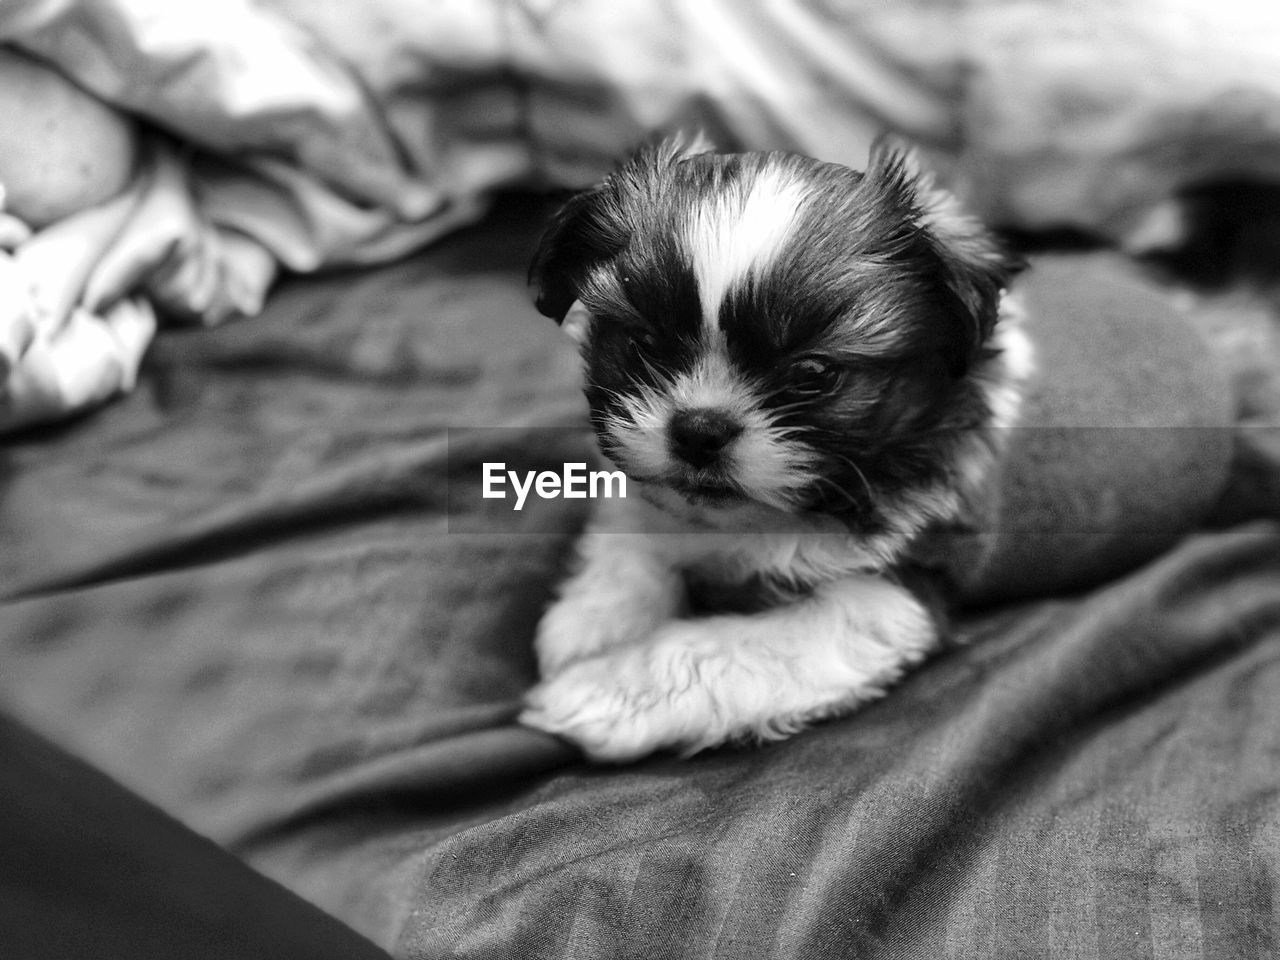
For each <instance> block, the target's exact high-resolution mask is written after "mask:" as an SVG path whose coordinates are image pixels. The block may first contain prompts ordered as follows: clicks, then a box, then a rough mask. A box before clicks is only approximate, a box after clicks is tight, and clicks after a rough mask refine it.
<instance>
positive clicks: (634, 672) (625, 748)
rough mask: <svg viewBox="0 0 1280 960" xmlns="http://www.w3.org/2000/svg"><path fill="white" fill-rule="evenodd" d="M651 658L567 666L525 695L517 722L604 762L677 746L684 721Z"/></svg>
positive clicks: (637, 651)
mask: <svg viewBox="0 0 1280 960" xmlns="http://www.w3.org/2000/svg"><path fill="white" fill-rule="evenodd" d="M651 653H652V651H650V650H648V649H646V648H644V647H637V648H632V649H627V650H621V651H614V652H612V653H608V654H604V655H601V656H597V657H592V658H590V659H587V660H580V661H578V662H576V663H572V664H570V665H569V666H567V667H565V668H564V670H562V671H561V672H560V673H558V674H556V675H555V676H553V677H552V678H551V679H549V680H546V681H545V682H543V683H541V684H539V685H538V686H536V687H534V688H533V690H532V691H530V692H529V694H528V696H527V697H526V698H525V710H524V712H523V713H522V714H521V715H520V722H521V723H523V724H525V725H526V726H530V727H534V728H536V729H538V730H543V731H546V732H547V733H551V734H555V735H556V736H560V737H563V738H564V739H566V740H569V741H571V742H572V743H574V744H576V745H577V746H578V747H580V748H581V749H582V751H583V753H585V754H586V755H587V756H588V757H589V758H590V759H592V760H597V761H604V762H610V763H626V762H628V761H631V760H636V759H638V758H640V757H643V756H645V755H646V754H649V753H653V752H654V751H655V750H661V749H663V748H665V747H678V746H681V745H682V744H683V740H684V737H685V736H687V733H688V730H687V724H686V720H687V718H685V717H683V716H682V715H681V710H680V707H679V705H678V704H677V702H676V700H677V697H676V696H674V695H673V694H674V693H675V692H676V691H675V690H674V689H673V688H672V686H671V683H670V679H669V678H664V677H662V676H660V675H659V674H660V671H659V670H657V669H656V668H655V664H653V663H652V662H651V657H650V656H649V654H651Z"/></svg>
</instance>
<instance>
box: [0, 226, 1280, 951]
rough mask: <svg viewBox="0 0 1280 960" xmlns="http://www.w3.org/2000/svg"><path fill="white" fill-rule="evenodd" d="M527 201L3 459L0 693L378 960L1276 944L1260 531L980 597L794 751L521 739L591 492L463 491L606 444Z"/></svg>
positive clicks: (198, 335)
mask: <svg viewBox="0 0 1280 960" xmlns="http://www.w3.org/2000/svg"><path fill="white" fill-rule="evenodd" d="M542 212H543V210H542V208H540V207H531V206H530V205H529V204H527V203H524V202H512V203H510V204H504V205H503V206H502V207H501V208H500V210H499V211H498V216H497V219H494V220H491V221H489V222H487V223H486V224H485V225H484V226H483V227H480V228H476V229H470V230H467V231H464V232H463V233H460V234H458V235H457V236H454V237H452V238H450V239H449V240H448V241H447V242H445V243H443V244H441V245H439V246H438V247H435V248H433V249H432V250H431V251H430V252H428V253H427V254H426V255H424V256H422V257H420V258H417V259H414V260H411V261H405V262H402V263H398V264H395V265H392V266H388V267H384V268H381V269H379V270H376V271H367V272H363V273H358V274H356V273H341V274H336V275H333V276H327V277H317V278H309V279H306V280H292V281H289V282H288V283H286V284H285V285H284V286H283V287H282V288H281V290H280V292H279V294H278V296H277V297H276V298H275V299H274V300H273V301H272V302H271V303H270V304H269V306H268V308H267V310H266V312H265V313H264V314H263V316H262V317H261V318H260V320H259V321H257V322H254V323H251V324H238V325H233V326H228V327H223V328H220V329H219V330H216V331H206V330H190V331H183V332H175V333H174V334H172V335H170V336H167V337H164V338H161V339H160V340H159V341H158V342H157V344H156V345H155V348H154V349H153V351H152V353H151V354H150V356H149V358H148V360H147V361H146V363H145V364H144V366H143V369H142V372H141V376H140V380H139V386H138V389H137V390H136V391H135V392H134V394H133V395H132V396H130V397H128V398H126V399H125V400H124V401H122V402H121V403H119V404H116V405H113V406H110V407H107V408H105V409H103V410H101V411H100V412H98V413H97V414H95V415H94V416H93V417H92V418H90V419H87V420H84V421H83V422H80V423H75V424H70V425H67V426H63V427H59V428H56V429H46V430H44V431H41V432H38V433H29V434H25V435H23V436H21V437H18V438H15V439H14V440H12V441H11V442H10V443H9V445H8V446H7V447H5V448H4V449H3V450H2V451H0V542H3V544H4V549H3V551H0V597H2V598H3V599H2V600H0V710H3V711H5V712H9V713H12V714H14V715H16V716H17V717H18V718H19V719H21V720H23V721H24V722H26V723H28V724H30V725H32V726H33V727H35V728H36V729H38V730H40V731H42V732H44V733H46V734H48V735H50V736H52V737H53V738H55V739H56V740H57V741H58V742H60V743H61V744H63V745H65V746H67V747H69V748H70V749H72V750H74V751H75V752H77V753H79V754H81V755H83V756H85V757H87V758H89V759H90V760H91V761H92V762H94V763H95V764H97V765H99V766H100V767H101V768H103V769H104V770H106V771H107V772H108V773H110V774H111V775H113V776H115V777H117V778H118V779H120V780H121V781H122V782H123V783H125V784H126V785H128V786H129V787H131V788H133V789H134V790H136V791H138V792H139V793H141V794H142V795H143V796H145V797H146V798H148V799H150V800H153V801H155V802H157V803H158V804H159V805H161V806H162V807H163V808H164V809H166V810H168V811H170V812H172V813H174V814H175V815H177V816H178V817H180V818H181V819H182V820H183V821H185V822H187V823H189V824H191V825H193V826H194V827H195V828H196V829H197V830H198V831H200V832H201V833H204V834H206V835H208V836H211V837H213V838H214V839H216V840H218V841H219V842H221V843H223V844H225V845H227V846H228V847H230V848H231V849H232V850H233V851H235V852H237V853H238V854H240V855H242V856H243V857H245V858H246V859H247V860H248V861H249V862H250V863H251V864H253V865H254V866H255V867H257V868H258V869H260V870H262V871H264V872H265V873H266V874H268V875H269V876H271V877H273V878H275V879H278V880H280V881H282V882H283V883H285V884H286V885H287V886H289V887H291V888H292V889H294V890H296V891H298V892H299V893H301V894H302V895H303V896H305V897H307V898H308V899H310V900H312V901H314V902H315V903H317V904H319V905H321V906H322V907H323V908H325V909H326V910H328V911H329V912H331V913H333V914H334V915H336V916H338V917H339V918H341V919H343V920H345V921H346V922H347V923H349V924H351V925H352V926H354V927H355V928H356V929H357V930H359V931H360V932H362V933H364V934H366V935H367V936H369V937H371V938H372V939H373V940H375V941H376V942H378V943H380V944H382V945H384V946H386V947H388V948H390V949H392V950H393V951H394V952H395V953H396V954H397V955H400V956H406V957H414V958H422V960H427V958H432V960H434V958H437V957H468V958H494V960H497V958H503V960H514V958H566V960H568V958H581V957H600V958H623V957H636V956H643V957H651V956H652V957H658V956H660V957H671V958H712V957H717V958H734V960H736V958H741V960H748V958H757V957H788V958H790V957H794V958H804V960H824V958H831V960H837V958H841V960H843V958H847V957H850V956H857V957H861V958H871V960H878V958H922V960H923V958H929V960H935V958H938V957H955V958H975V960H978V958H981V960H992V958H1008V960H1015V958H1017V960H1022V958H1026V957H1035V956H1053V957H1060V956H1088V957H1094V956H1097V957H1124V958H1126V960H1128V958H1133V957H1149V958H1153V960H1155V958H1160V960H1167V958H1178V960H1181V958H1192V957H1194V958H1200V957H1210V958H1222V960H1228V958H1229V960H1238V958H1240V957H1261V956H1267V955H1268V953H1269V952H1271V951H1274V950H1275V949H1276V947H1277V944H1276V941H1275V930H1276V925H1275V923H1274V919H1275V910H1276V897H1275V890H1276V887H1277V883H1278V882H1280V853H1278V852H1277V851H1280V845H1278V843H1280V805H1278V804H1277V799H1276V798H1277V797H1278V796H1280V768H1278V767H1277V764H1276V762H1275V746H1274V741H1275V734H1274V732H1275V730H1276V729H1280V525H1278V524H1277V520H1274V519H1273V520H1270V521H1268V520H1256V521H1253V522H1249V523H1243V524H1239V525H1233V526H1228V527H1224V528H1222V529H1217V530H1209V529H1206V530H1203V531H1200V532H1198V533H1195V534H1193V535H1192V536H1190V537H1189V538H1187V539H1184V540H1182V541H1180V542H1179V543H1176V544H1174V545H1172V546H1171V547H1170V548H1169V549H1168V550H1167V551H1166V552H1165V553H1163V554H1162V555H1161V556H1159V557H1156V558H1149V559H1147V560H1145V561H1144V562H1142V563H1141V564H1140V565H1138V566H1137V567H1136V568H1129V569H1126V571H1125V572H1123V573H1116V574H1115V575H1113V576H1111V577H1109V578H1108V579H1107V580H1106V582H1104V583H1102V584H1100V585H1096V586H1092V587H1089V588H1087V589H1079V590H1076V591H1074V592H1072V593H1069V594H1068V593H1064V594H1061V595H1058V596H1053V597H1048V598H1039V599H1028V600H1025V601H1021V602H1017V603H1005V604H1002V605H998V606H991V607H985V608H981V609H978V610H973V611H970V612H967V613H964V614H963V615H962V616H961V617H960V619H959V621H958V624H957V633H956V641H957V642H956V643H955V644H953V645H952V646H951V647H950V648H949V649H948V650H947V651H946V652H945V653H943V654H942V655H940V656H939V657H937V658H935V659H934V660H932V661H931V662H930V663H928V664H927V665H926V666H925V667H924V668H923V669H921V670H920V671H918V672H917V673H915V674H913V675H912V676H911V677H909V678H908V679H907V680H906V681H905V682H904V683H903V684H902V685H901V686H900V687H899V688H898V689H897V690H895V691H894V693H893V694H892V695H891V696H890V697H888V698H887V699H885V700H884V701H882V702H881V703H879V704H877V705H874V706H872V707H870V708H868V709H865V710H863V711H861V712H860V713H858V714H856V715H855V716H852V717H850V718H847V719H844V720H841V721H838V722H834V723H829V724H824V725H822V726H820V727H818V728H816V729H814V730H812V731H809V732H807V733H805V734H802V735H800V736H798V737H796V738H795V739H793V740H790V741H787V742H785V743H782V744H777V745H773V746H769V747H766V748H763V749H741V750H738V749H727V750H721V751H715V752H712V753H710V754H707V755H705V756H702V757H699V758H695V759H693V760H691V761H679V760H674V759H666V758H656V759H653V760H650V761H647V762H645V763H642V764H640V765H637V766H634V767H630V768H625V769H592V768H588V767H586V766H584V765H582V764H581V763H580V762H578V761H577V760H576V759H575V757H574V755H573V754H572V752H571V751H570V750H568V749H567V748H566V747H564V746H563V745H561V744H559V743H556V742H554V741H552V740H550V739H548V738H546V737H543V736H541V735H539V734H536V733H534V732H531V731H528V730H524V729H521V728H519V727H516V726H514V725H513V723H512V718H513V716H514V713H515V710H516V708H517V704H518V700H519V697H520V695H521V694H522V692H523V691H524V690H525V689H526V688H527V686H528V685H529V684H530V683H531V681H532V679H533V674H534V665H533V660H532V655H531V651H530V647H529V643H530V638H531V635H532V630H533V624H534V622H535V620H536V618H537V616H538V614H539V611H540V610H541V608H542V606H543V604H544V603H545V602H546V600H547V598H548V597H549V596H550V591H551V589H552V585H553V583H554V581H555V579H556V578H557V576H558V575H559V574H558V571H559V570H560V569H561V567H562V565H563V562H564V560H565V558H566V556H567V551H568V549H569V547H570V545H571V543H572V540H573V538H574V536H575V535H576V533H577V531H578V530H579V529H580V527H581V524H582V522H583V521H584V518H585V515H584V510H585V507H584V505H583V502H582V501H564V500H559V501H549V502H547V503H545V504H543V505H542V507H541V509H539V510H532V509H531V510H530V511H529V512H528V514H527V515H522V516H524V519H523V520H521V521H519V522H518V523H517V525H516V526H515V527H512V526H511V524H512V520H511V518H510V517H509V516H508V517H507V518H506V519H505V520H504V521H503V523H501V524H499V523H498V522H497V520H495V519H493V518H492V517H490V518H488V519H486V515H476V516H472V517H467V518H459V517H458V516H454V515H452V514H451V508H450V498H449V496H448V491H449V482H450V480H451V478H456V476H457V475H458V472H459V471H460V470H462V469H463V468H464V467H465V466H466V465H467V463H468V462H469V458H472V459H473V458H474V457H475V456H477V455H486V454H487V453H491V454H493V455H494V456H495V458H498V457H500V456H502V455H504V453H505V452H509V451H510V449H512V447H511V445H512V444H515V445H517V446H519V445H520V443H521V440H520V438H521V436H524V437H525V438H526V439H525V441H524V445H525V446H526V447H528V446H530V445H534V444H536V445H538V449H537V450H536V451H535V454H536V455H538V456H543V457H545V458H546V459H547V461H548V462H549V463H550V462H554V461H563V460H569V459H580V458H581V456H582V455H584V452H585V451H586V450H587V449H588V448H589V445H590V439H589V437H588V436H587V435H586V432H585V431H584V430H583V429H582V426H581V424H582V416H583V404H582V401H581V398H580V396H579V395H578V389H577V371H576V358H575V357H574V355H573V350H572V345H571V344H569V343H568V342H567V341H566V340H565V339H564V338H562V337H561V336H559V335H558V333H557V332H556V331H555V330H554V328H553V326H552V325H551V324H550V323H549V322H547V321H545V320H544V319H542V318H539V317H537V316H536V315H535V314H534V312H533V311H532V310H531V308H530V307H529V304H528V299H527V291H526V290H525V289H524V283H523V266H524V263H525V259H526V256H527V250H528V246H529V244H530V242H531V240H532V237H533V232H534V230H535V229H536V225H537V223H538V219H539V216H540V215H541V213H542ZM1255 412H1257V411H1255ZM1271 413H1272V414H1275V413H1276V411H1274V410H1273V411H1271ZM1272 422H1275V421H1274V420H1273V421H1272ZM499 425H501V426H503V427H505V428H506V429H504V430H502V431H499V432H496V433H495V432H494V431H492V428H493V427H495V426H499ZM546 426H557V427H560V428H563V429H562V430H557V431H556V432H555V433H554V434H549V433H547V432H546V431H545V430H543V429H542V428H543V427H546ZM490 436H500V437H501V438H502V441H501V442H502V444H505V445H506V448H505V451H504V447H503V446H501V445H491V446H489V447H488V448H486V446H485V444H486V443H489V441H488V440H487V439H486V438H487V437H490ZM548 437H555V438H557V439H555V441H554V443H549V442H548ZM460 438H461V439H462V440H466V441H467V442H466V443H463V444H461V445H460ZM513 438H514V439H513ZM1259 449H1260V450H1262V451H1263V452H1264V453H1265V449H1266V447H1265V446H1262V447H1260V448H1259ZM1270 449H1271V450H1273V451H1274V459H1272V460H1270V461H1268V460H1266V457H1265V455H1263V454H1260V456H1261V460H1260V461H1259V462H1260V463H1262V464H1263V466H1262V467H1261V468H1260V469H1261V470H1265V472H1266V473H1267V475H1268V476H1271V477H1273V478H1274V477H1277V476H1280V447H1278V446H1277V445H1275V444H1272V446H1271V448H1270ZM460 451H469V452H467V454H466V456H464V457H460V456H459V452H460ZM1277 507H1280V503H1278V504H1277ZM459 519H466V520H468V522H467V523H458V522H457V521H458V520H459ZM463 529H465V530H466V531H467V532H461V531H462V530H463ZM0 816H3V811H0Z"/></svg>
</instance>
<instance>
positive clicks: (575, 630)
mask: <svg viewBox="0 0 1280 960" xmlns="http://www.w3.org/2000/svg"><path fill="white" fill-rule="evenodd" d="M669 614H670V609H669V605H668V604H664V603H660V602H656V601H654V600H652V599H649V598H643V597H640V598H632V597H628V596H619V595H613V596H607V595H606V596H595V595H591V594H584V593H577V594H574V595H571V596H567V597H564V598H563V599H561V600H558V601H556V602H555V603H553V604H552V605H551V606H550V607H548V608H547V612H546V613H545V614H543V616H542V620H541V621H540V622H539V623H538V631H537V635H536V636H535V638H534V641H533V645H534V650H535V651H537V654H538V671H539V674H540V675H541V676H542V677H543V678H544V679H546V678H548V677H553V676H555V675H556V674H557V673H559V672H560V671H561V670H563V669H565V668H566V667H567V666H569V665H570V664H571V663H574V662H575V661H579V660H584V659H586V658H588V657H591V656H594V655H595V654H598V653H601V652H602V651H605V650H609V649H611V648H613V647H621V646H625V645H626V644H629V643H634V642H636V641H638V640H643V639H645V638H646V637H647V636H648V635H649V634H650V633H652V632H653V630H654V629H655V628H656V627H657V625H658V623H659V622H660V621H661V619H662V618H663V617H665V616H668V615H669Z"/></svg>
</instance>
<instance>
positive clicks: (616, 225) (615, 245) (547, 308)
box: [529, 181, 627, 323]
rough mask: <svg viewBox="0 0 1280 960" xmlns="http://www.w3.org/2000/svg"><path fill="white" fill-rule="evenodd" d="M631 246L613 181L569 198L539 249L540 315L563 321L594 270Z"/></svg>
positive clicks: (533, 267)
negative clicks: (624, 248) (628, 245)
mask: <svg viewBox="0 0 1280 960" xmlns="http://www.w3.org/2000/svg"><path fill="white" fill-rule="evenodd" d="M626 242H627V227H626V219H625V218H624V217H623V216H622V212H621V210H620V209H619V204H618V199H617V193H616V191H615V190H614V189H612V186H611V185H610V183H609V182H608V181H605V183H603V184H601V185H599V186H597V187H593V188H592V189H590V190H587V191H585V192H583V193H579V194H578V195H577V196H575V197H572V198H570V200H569V201H568V202H567V203H566V204H565V205H564V206H562V207H561V208H560V210H559V211H558V212H557V213H556V214H555V216H554V217H553V218H552V220H551V223H550V224H548V226H547V228H546V229H545V230H544V231H543V232H542V236H541V237H540V238H539V239H538V243H537V245H536V246H535V247H534V251H533V261H532V263H530V265H529V283H530V284H532V285H533V286H534V287H535V288H536V289H537V296H536V298H535V299H534V305H535V306H536V307H537V308H538V312H539V313H541V314H542V315H543V316H546V317H551V318H552V319H553V320H555V321H556V323H561V322H563V321H564V319H565V315H566V314H567V313H568V312H569V308H570V307H572V306H573V305H574V303H575V301H577V300H578V298H579V297H580V296H581V293H582V285H583V283H584V282H585V281H586V279H587V276H588V274H589V273H590V272H591V269H592V267H594V266H595V265H596V264H598V263H601V262H602V261H604V260H607V259H609V258H610V257H612V256H615V255H616V254H617V253H618V251H620V250H622V248H623V247H624V246H626Z"/></svg>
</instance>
